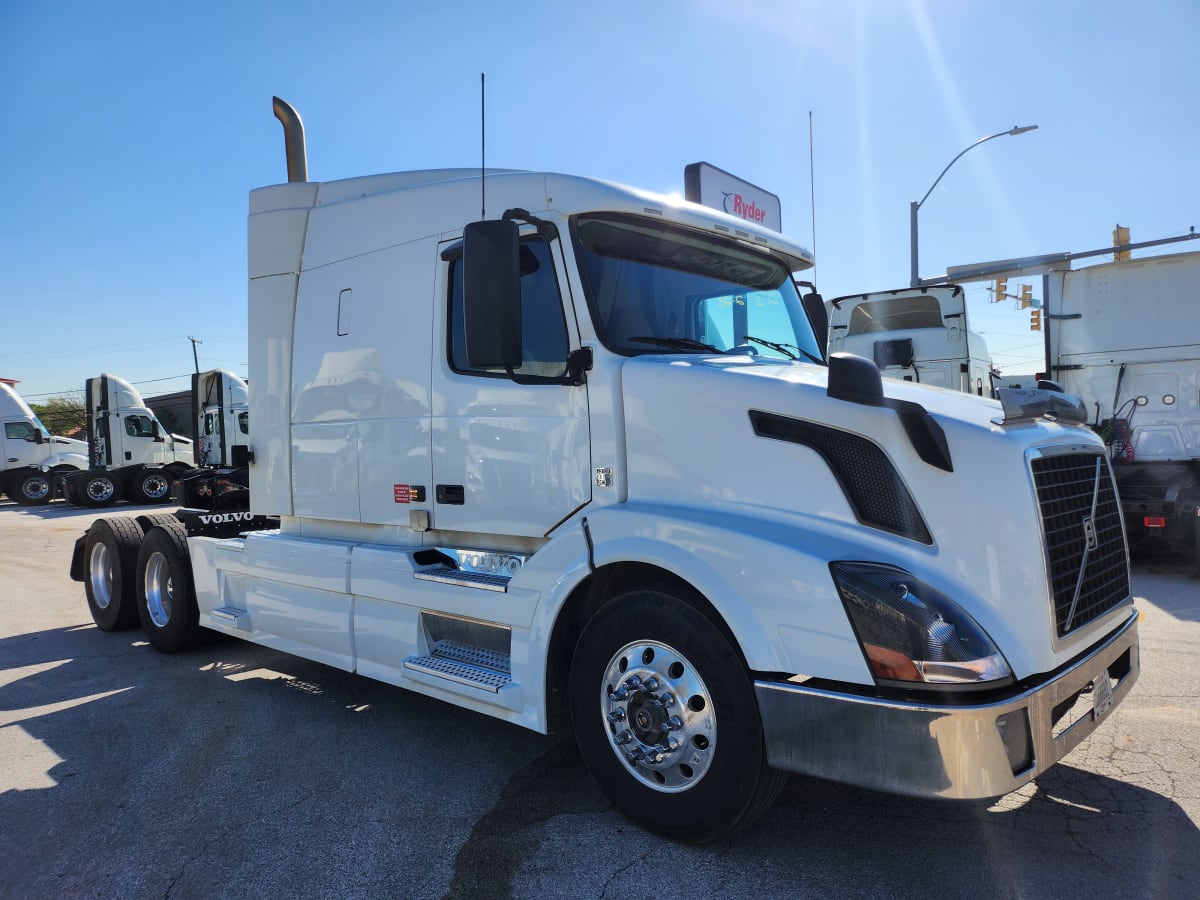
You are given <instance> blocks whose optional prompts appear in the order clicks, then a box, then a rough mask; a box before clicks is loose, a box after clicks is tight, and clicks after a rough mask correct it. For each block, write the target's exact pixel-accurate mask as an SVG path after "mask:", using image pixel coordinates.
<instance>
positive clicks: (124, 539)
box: [83, 519, 142, 631]
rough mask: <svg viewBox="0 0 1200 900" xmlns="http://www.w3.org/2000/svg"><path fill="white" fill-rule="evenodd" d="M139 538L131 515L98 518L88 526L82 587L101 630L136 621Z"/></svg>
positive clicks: (125, 625)
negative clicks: (127, 516) (117, 517)
mask: <svg viewBox="0 0 1200 900" xmlns="http://www.w3.org/2000/svg"><path fill="white" fill-rule="evenodd" d="M141 541H142V527H141V526H140V525H138V523H137V522H135V521H134V520H133V519H100V520H99V521H97V522H95V523H94V524H93V525H92V527H91V528H89V529H88V533H87V540H86V542H85V544H84V551H83V553H84V556H83V561H84V575H85V578H84V582H83V589H84V593H86V594H87V602H88V609H89V610H90V611H91V613H92V621H93V622H95V623H96V627H97V628H99V629H100V630H101V631H119V630H120V629H123V628H132V627H133V626H135V625H137V624H138V611H137V592H136V591H135V590H134V575H135V572H136V570H137V559H138V546H139V545H140V544H141Z"/></svg>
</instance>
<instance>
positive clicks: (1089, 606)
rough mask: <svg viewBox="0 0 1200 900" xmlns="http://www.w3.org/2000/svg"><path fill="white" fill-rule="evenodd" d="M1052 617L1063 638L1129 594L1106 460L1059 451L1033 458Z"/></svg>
mask: <svg viewBox="0 0 1200 900" xmlns="http://www.w3.org/2000/svg"><path fill="white" fill-rule="evenodd" d="M1032 468H1033V480H1034V484H1035V486H1036V488H1037V496H1038V505H1039V507H1040V509H1041V514H1042V531H1043V533H1044V535H1045V539H1046V558H1047V561H1048V564H1049V569H1050V586H1051V592H1052V594H1053V597H1054V621H1055V625H1056V627H1057V630H1058V636H1059V637H1063V636H1065V635H1067V634H1070V633H1071V632H1072V631H1075V630H1076V629H1078V628H1081V627H1082V626H1084V625H1086V624H1087V623H1088V622H1091V621H1092V620H1094V619H1097V618H1099V617H1100V616H1102V615H1104V613H1106V612H1108V611H1109V610H1110V609H1112V608H1113V607H1115V606H1119V605H1120V604H1121V603H1123V602H1124V601H1125V600H1127V599H1128V597H1129V562H1128V559H1127V556H1126V553H1125V534H1124V531H1123V530H1122V527H1121V505H1120V501H1119V500H1118V498H1117V491H1116V488H1115V487H1114V485H1113V478H1112V472H1111V471H1110V469H1109V467H1108V459H1107V458H1106V457H1105V456H1104V455H1102V454H1096V453H1064V454H1060V455H1050V456H1043V457H1038V458H1035V459H1033V460H1032Z"/></svg>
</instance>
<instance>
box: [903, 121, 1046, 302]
mask: <svg viewBox="0 0 1200 900" xmlns="http://www.w3.org/2000/svg"><path fill="white" fill-rule="evenodd" d="M1036 128H1037V126H1036V125H1017V126H1014V127H1012V128H1010V129H1009V130H1008V131H997V132H996V133H995V134H989V135H988V136H987V137H985V138H980V139H979V140H977V141H976V142H975V143H973V144H971V145H970V146H968V147H966V148H965V149H964V150H963V151H962V153H959V154H958V156H956V157H954V159H952V160H950V162H949V163H948V164H947V166H946V168H944V169H942V174H941V175H939V176H938V177H937V178H936V179H934V182H933V184H931V185H930V186H929V190H927V191H926V192H925V196H924V197H922V198H921V199H920V200H914V201H912V203H911V204H909V207H908V221H909V234H910V235H911V242H910V250H911V256H912V280H911V281H910V282H909V287H920V286H921V276H920V275H918V274H917V269H918V267H917V210H919V209H920V208H921V204H922V203H924V202H925V201H926V200H928V199H929V195H930V194H932V193H933V189H934V188H935V187H937V186H938V182H939V181H941V180H942V175H945V174H946V173H947V172H949V171H950V166H952V165H954V164H955V163H956V162H958V161H959V160H960V159H961V158H962V156H963V154H964V153H966V152H967V150H971V149H973V148H975V147H978V146H979V145H980V144H984V143H987V142H988V141H990V140H993V139H995V138H998V137H1004V136H1005V135H1007V134H1024V133H1025V132H1027V131H1033V130H1035V129H1036Z"/></svg>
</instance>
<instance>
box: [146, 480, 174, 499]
mask: <svg viewBox="0 0 1200 900" xmlns="http://www.w3.org/2000/svg"><path fill="white" fill-rule="evenodd" d="M169 490H171V482H169V481H167V479H166V478H164V477H163V476H162V475H158V474H155V475H147V476H146V477H145V478H143V479H142V493H143V494H145V495H146V496H147V497H149V498H150V499H151V500H161V499H162V498H163V497H165V496H166V495H167V492H168V491H169Z"/></svg>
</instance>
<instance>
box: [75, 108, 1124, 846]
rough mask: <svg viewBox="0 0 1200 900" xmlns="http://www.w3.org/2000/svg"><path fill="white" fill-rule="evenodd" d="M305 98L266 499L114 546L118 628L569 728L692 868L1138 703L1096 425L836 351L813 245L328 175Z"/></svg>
mask: <svg viewBox="0 0 1200 900" xmlns="http://www.w3.org/2000/svg"><path fill="white" fill-rule="evenodd" d="M275 109H276V115H277V116H279V117H280V119H281V121H283V122H284V126H285V135H286V143H287V146H288V148H289V156H288V171H289V181H288V183H286V184H277V185H272V186H269V187H264V188H260V189H257V190H255V191H253V192H251V194H250V207H249V257H248V259H249V278H248V314H249V353H250V386H251V390H250V392H249V412H250V417H251V419H252V420H253V429H252V433H251V435H250V441H249V447H248V450H247V451H246V452H247V454H248V456H249V459H248V465H249V486H250V509H249V510H246V511H244V512H231V513H212V512H196V511H186V510H184V511H180V512H178V513H177V514H176V515H171V516H163V515H159V516H146V515H143V516H134V517H123V518H102V519H99V520H97V521H96V523H95V524H93V525H92V527H91V528H90V529H89V530H88V532H87V533H86V534H84V535H83V536H82V537H80V539H79V541H78V542H77V544H76V547H75V552H74V555H73V558H72V561H71V573H72V576H73V577H74V578H76V579H77V580H79V581H82V582H83V583H84V588H85V593H86V595H87V598H88V603H89V607H90V608H91V610H92V614H93V617H94V619H95V621H96V624H97V625H98V626H99V627H101V628H109V629H114V628H118V627H121V626H123V625H126V624H129V623H131V622H132V621H134V620H136V621H138V622H139V623H140V625H141V627H142V629H143V631H144V633H145V635H146V639H147V641H148V642H149V643H150V644H151V645H152V646H154V647H155V648H157V649H158V650H160V651H163V652H166V653H173V652H179V651H183V650H186V649H187V648H189V647H192V646H194V645H195V644H196V643H197V642H198V641H199V640H201V638H202V636H203V635H204V634H207V633H209V632H219V633H221V634H225V635H231V636H235V637H239V638H242V639H245V640H248V641H252V642H255V643H257V644H260V645H262V646H265V647H270V648H274V649H277V650H282V651H285V652H288V653H292V654H296V655H298V656H301V657H304V658H307V659H310V660H316V661H318V662H321V663H324V664H326V665H328V666H331V667H334V668H336V669H340V670H345V671H349V672H356V673H359V674H361V675H364V676H367V677H370V678H374V679H378V680H380V681H383V682H386V683H389V684H392V685H396V686H399V687H401V688H404V689H407V690H411V691H415V692H418V693H421V694H425V695H428V696H430V697H434V698H437V699H440V700H443V701H446V702H447V703H451V704H454V705H456V706H459V707H463V708H465V709H468V710H473V711H475V712H477V713H480V714H483V715H488V716H494V717H497V718H499V719H502V720H504V721H507V722H510V723H512V724H514V725H517V726H521V727H525V728H529V729H533V730H534V731H538V732H543V733H544V732H548V731H551V730H553V729H557V728H562V727H565V725H566V724H567V723H569V724H570V725H571V726H572V727H573V730H574V734H575V737H576V739H577V741H578V743H579V746H580V749H581V751H582V754H583V757H584V759H585V760H586V762H587V765H588V767H589V769H590V771H591V773H592V775H593V776H594V777H595V779H596V780H597V782H598V783H599V784H600V785H601V787H602V788H603V790H604V791H605V793H606V795H607V796H608V797H609V798H610V800H611V802H612V803H613V805H614V806H615V807H616V808H617V809H618V810H620V811H621V812H623V813H624V814H625V815H627V816H628V817H629V818H630V819H632V820H633V821H635V822H637V823H638V824H640V825H641V826H643V827H645V828H647V829H651V830H653V831H656V832H658V833H661V834H664V835H667V836H669V837H671V838H673V839H676V840H680V841H688V842H700V841H706V840H712V839H715V838H717V837H720V836H721V835H724V834H727V833H729V832H730V831H731V830H733V829H736V828H738V827H741V826H744V825H746V824H747V823H749V822H751V821H753V820H754V819H756V818H757V817H759V816H761V815H762V814H763V813H764V812H765V811H766V809H767V808H768V807H769V805H770V803H771V802H772V800H773V799H774V798H775V797H776V796H777V794H778V793H779V791H780V789H781V788H782V785H783V783H784V780H785V778H786V776H787V773H801V774H803V775H807V776H816V777H820V778H827V779H833V780H836V781H842V782H847V783H851V784H855V785H860V786H864V787H868V788H874V789H879V790H884V791H891V792H897V793H901V794H907V795H913V796H918V797H944V798H981V797H993V796H998V795H1001V794H1005V793H1007V792H1009V791H1013V790H1016V789H1017V788H1019V787H1021V786H1022V785H1024V784H1026V783H1027V782H1029V781H1030V780H1031V779H1033V778H1035V777H1037V776H1038V775H1039V774H1040V773H1042V772H1044V771H1046V769H1048V768H1049V767H1050V766H1052V765H1053V764H1054V763H1055V762H1057V761H1058V760H1059V759H1061V758H1062V757H1063V756H1064V755H1065V754H1067V753H1068V752H1069V751H1070V750H1071V749H1072V748H1073V747H1075V746H1077V745H1078V744H1079V742H1080V741H1082V740H1084V739H1085V738H1086V736H1087V735H1089V734H1090V733H1092V731H1093V730H1094V729H1095V728H1097V727H1098V726H1099V725H1100V724H1101V723H1102V722H1104V721H1105V719H1106V718H1107V717H1108V716H1110V715H1111V714H1112V710H1113V709H1114V707H1115V706H1116V705H1117V704H1119V703H1120V702H1121V700H1122V699H1123V698H1124V697H1125V696H1126V695H1127V694H1128V692H1129V690H1130V689H1131V687H1132V685H1133V684H1134V682H1135V680H1136V679H1137V677H1138V672H1139V656H1138V640H1137V612H1136V610H1135V609H1134V607H1133V599H1132V596H1131V592H1130V580H1129V569H1128V560H1127V553H1126V544H1125V532H1124V529H1123V526H1122V521H1121V513H1120V507H1119V503H1118V500H1117V495H1116V492H1115V490H1114V486H1113V479H1112V470H1111V468H1110V465H1109V460H1108V456H1107V454H1106V452H1105V447H1104V444H1103V442H1102V441H1101V440H1100V438H1099V437H1097V436H1096V435H1095V434H1093V433H1092V431H1091V430H1090V429H1089V428H1088V427H1087V423H1086V421H1085V419H1086V415H1085V413H1084V411H1083V409H1082V407H1081V405H1080V403H1079V402H1078V400H1075V399H1072V398H1070V397H1067V396H1065V395H1062V394H1060V393H1057V392H1053V391H1030V392H1019V391H1017V392H1012V391H1010V392H1001V400H1000V401H996V400H992V399H988V398H983V397H979V396H970V395H968V394H963V393H957V392H950V391H944V390H934V389H930V388H928V387H925V386H923V385H920V384H916V383H915V382H914V383H907V382H904V381H897V380H891V379H887V380H884V379H882V378H881V377H880V374H879V370H878V368H877V366H876V365H875V363H874V361H872V360H869V359H863V358H861V357H857V356H854V355H851V354H834V355H832V356H831V357H830V358H829V359H828V360H826V359H825V358H824V356H823V354H822V350H821V343H822V342H821V341H820V340H819V339H818V336H817V334H816V332H815V329H814V327H813V321H814V319H817V318H819V316H818V314H817V309H818V307H820V299H819V298H818V297H814V296H809V297H807V299H806V297H805V296H804V295H802V294H801V293H800V292H799V291H798V289H797V287H796V282H795V281H794V280H793V273H796V272H801V271H803V270H805V269H807V268H810V267H811V266H812V262H813V259H812V255H811V254H810V252H809V251H808V250H806V249H805V248H804V247H802V246H801V245H800V244H798V243H796V242H795V241H793V240H790V239H788V238H786V237H784V236H783V235H781V234H779V233H777V232H773V231H770V230H767V229H765V228H763V227H761V226H759V225H756V224H753V223H748V222H745V221H743V220H741V219H736V218H734V217H732V216H730V215H727V214H725V213H722V212H720V211H716V210H712V209H709V208H706V207H702V206H699V205H695V204H692V203H689V202H687V201H683V200H680V199H678V198H675V197H668V196H664V195H659V194H654V193H650V192H647V191H643V190H638V189H634V188H629V187H624V186H620V185H617V184H612V183H609V182H605V181H599V180H595V179H591V178H585V177H578V176H568V175H560V174H552V173H545V172H529V171H519V170H496V169H492V170H488V171H486V172H480V171H477V170H476V171H472V170H461V169H441V170H435V171H415V172H399V173H394V174H385V175H378V176H369V177H363V178H353V179H349V180H344V181H332V182H314V181H309V180H308V179H307V167H306V165H305V163H304V159H303V137H302V132H301V131H300V128H299V118H298V116H296V115H295V113H294V111H293V110H291V108H290V107H288V106H287V105H286V104H284V103H282V101H278V100H277V101H276V103H275ZM483 196H485V197H486V200H485V201H483V203H482V204H481V197H483ZM481 205H482V206H484V207H485V209H484V214H483V215H482V216H481ZM821 308H822V310H823V307H821ZM983 509H986V510H988V511H989V519H988V527H987V529H986V532H985V534H986V537H982V538H981V530H980V528H979V527H978V525H979V512H980V510H983ZM432 740H435V741H436V738H432ZM446 749H447V751H448V750H449V747H447V748H446ZM455 752H461V748H459V749H458V750H456V751H455ZM379 762H380V765H389V764H395V765H402V760H399V759H397V760H394V761H389V760H380V761H379Z"/></svg>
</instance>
